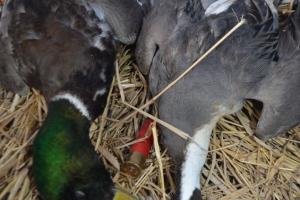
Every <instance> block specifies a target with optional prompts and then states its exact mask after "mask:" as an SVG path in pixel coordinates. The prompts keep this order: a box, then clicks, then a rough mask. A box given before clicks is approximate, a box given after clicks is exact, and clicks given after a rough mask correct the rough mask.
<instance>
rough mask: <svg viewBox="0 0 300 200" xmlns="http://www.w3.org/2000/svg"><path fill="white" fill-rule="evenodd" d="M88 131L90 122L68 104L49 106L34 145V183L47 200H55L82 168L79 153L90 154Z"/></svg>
mask: <svg viewBox="0 0 300 200" xmlns="http://www.w3.org/2000/svg"><path fill="white" fill-rule="evenodd" d="M89 127H90V120H89V119H88V118H87V117H86V116H84V115H83V114H82V111H80V110H79V109H78V108H76V106H74V104H72V103H71V102H70V101H68V100H65V99H60V100H55V101H51V102H50V103H49V112H48V115H47V117H46V119H45V121H44V123H43V126H42V127H41V129H40V131H39V132H38V134H37V136H36V138H35V141H34V145H33V158H34V159H33V172H34V176H35V181H36V184H37V187H38V189H39V191H41V192H42V193H43V194H46V196H47V197H46V198H47V199H58V196H59V195H60V193H61V191H62V190H64V189H65V188H64V187H65V185H66V183H67V182H68V180H69V179H70V178H71V176H72V172H75V171H78V169H80V168H81V167H82V168H84V166H82V164H83V165H84V162H80V160H82V159H81V158H80V156H82V155H79V154H80V153H78V150H79V149H80V150H81V151H83V152H81V154H85V151H86V152H87V151H92V150H93V149H92V148H91V146H92V145H91V142H90V140H89V134H88V133H89ZM86 149H88V150H86ZM88 153H89V152H88Z"/></svg>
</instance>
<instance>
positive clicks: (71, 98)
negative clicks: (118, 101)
mask: <svg viewBox="0 0 300 200" xmlns="http://www.w3.org/2000/svg"><path fill="white" fill-rule="evenodd" d="M59 100H67V101H69V102H70V103H71V104H72V105H74V106H75V108H76V109H77V110H79V112H80V113H81V114H82V115H83V116H84V117H86V118H88V119H89V120H91V116H90V114H89V112H88V109H87V107H86V106H85V105H84V103H83V102H82V101H81V100H80V99H79V98H78V97H76V96H75V95H72V94H70V93H64V94H59V95H56V96H54V97H53V98H52V99H51V101H59Z"/></svg>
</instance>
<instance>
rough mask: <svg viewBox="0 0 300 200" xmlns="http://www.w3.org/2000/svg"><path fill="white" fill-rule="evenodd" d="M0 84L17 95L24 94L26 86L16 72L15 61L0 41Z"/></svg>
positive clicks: (26, 90) (26, 91)
mask: <svg viewBox="0 0 300 200" xmlns="http://www.w3.org/2000/svg"><path fill="white" fill-rule="evenodd" d="M0 86H2V87H4V88H5V89H7V90H10V91H12V92H14V93H18V94H19V95H26V94H27V93H28V91H29V88H28V86H27V85H26V84H25V83H24V81H23V79H22V78H21V77H20V76H19V74H18V73H17V72H16V62H15V60H14V59H13V57H12V55H11V54H9V53H8V51H7V50H6V48H5V45H4V43H3V42H2V41H0Z"/></svg>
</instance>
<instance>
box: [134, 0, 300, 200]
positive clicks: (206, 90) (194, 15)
mask: <svg viewBox="0 0 300 200" xmlns="http://www.w3.org/2000/svg"><path fill="white" fill-rule="evenodd" d="M202 2H203V1H198V0H176V1H175V2H174V0H161V1H155V3H154V7H153V8H152V10H151V11H150V12H149V14H148V15H147V16H146V17H145V19H144V22H143V26H142V30H141V33H140V36H139V39H138V42H137V50H136V57H137V61H138V64H139V67H140V69H141V71H142V72H143V73H144V74H148V81H149V87H150V90H151V92H152V94H153V95H155V94H157V93H158V92H159V91H161V90H162V89H163V88H164V87H165V86H166V85H168V84H169V83H170V82H171V81H172V80H174V79H175V78H176V77H178V76H179V75H180V74H181V73H182V72H183V71H184V70H185V69H187V67H188V66H190V65H191V64H192V63H193V62H194V61H195V60H196V59H197V58H199V56H200V55H202V54H203V53H205V52H206V51H207V50H208V48H210V47H211V46H212V45H213V44H214V43H215V42H217V41H218V40H219V39H220V38H221V37H222V36H223V35H225V33H227V32H228V31H229V30H230V29H231V28H232V27H234V25H236V24H237V23H238V20H239V19H241V18H242V17H244V18H245V20H246V24H245V25H243V26H242V27H240V28H239V29H238V30H237V31H236V32H234V33H233V35H231V36H230V37H229V38H228V39H227V40H226V41H225V42H224V43H223V44H221V46H219V47H218V48H217V49H215V50H214V51H213V52H212V53H211V54H210V55H209V56H208V57H207V58H206V59H205V60H204V61H203V62H202V63H201V64H199V66H197V67H196V68H194V69H193V70H192V72H191V73H189V74H188V75H186V76H185V77H184V78H183V79H182V80H180V81H179V82H178V83H177V84H176V85H175V86H174V87H172V88H171V89H170V90H169V91H167V92H166V93H165V94H164V95H162V96H161V97H160V98H159V99H158V101H157V104H158V110H159V116H160V118H161V119H162V120H165V121H167V122H169V123H171V124H173V125H175V126H176V127H178V128H179V129H181V130H184V131H185V132H187V133H189V134H190V136H191V137H193V139H194V140H195V141H196V142H197V144H196V143H194V142H191V141H185V140H183V139H181V138H179V137H178V136H176V135H174V134H173V133H172V132H171V131H170V130H168V129H166V128H164V127H161V130H162V141H163V143H164V145H165V146H166V147H167V149H168V151H169V153H170V155H171V156H172V158H173V159H174V162H175V164H176V170H177V172H176V175H177V179H176V181H177V185H178V190H177V192H176V194H175V195H174V197H173V198H172V199H180V200H190V199H200V198H201V192H200V189H201V187H200V171H201V169H202V167H203V165H204V163H205V160H206V156H207V151H208V146H209V141H210V136H211V132H212V129H213V128H214V127H215V125H216V123H217V121H218V119H220V117H222V116H224V115H226V114H231V113H234V112H236V111H238V110H240V109H241V107H242V105H243V102H244V101H245V100H247V99H253V100H257V101H259V102H261V103H262V104H263V109H262V113H261V116H260V118H259V121H258V124H257V127H256V130H255V133H256V136H257V137H259V138H261V139H268V138H271V137H275V136H277V135H278V134H280V133H285V132H287V131H288V130H289V129H291V128H292V127H294V126H295V125H297V124H298V123H299V122H300V104H299V102H300V93H299V90H300V66H299V62H300V48H299V46H300V4H299V0H298V1H294V4H295V5H294V7H295V9H296V10H295V12H294V13H292V14H290V15H287V16H283V18H284V19H285V20H283V19H282V18H281V17H280V18H279V17H278V13H277V5H274V4H270V2H267V1H264V0H217V1H213V2H210V3H208V4H206V5H208V6H206V7H204V6H203V4H202Z"/></svg>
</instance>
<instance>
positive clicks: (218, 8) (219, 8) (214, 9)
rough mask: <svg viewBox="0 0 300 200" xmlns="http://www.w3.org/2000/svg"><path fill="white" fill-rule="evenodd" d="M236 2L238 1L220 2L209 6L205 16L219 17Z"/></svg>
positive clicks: (227, 0)
mask: <svg viewBox="0 0 300 200" xmlns="http://www.w3.org/2000/svg"><path fill="white" fill-rule="evenodd" d="M235 1H236V0H218V1H216V2H214V3H212V4H210V6H208V8H207V9H206V11H205V16H209V15H217V14H220V13H222V12H225V11H226V10H228V8H230V6H231V5H232V4H233V3H234V2H235Z"/></svg>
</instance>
